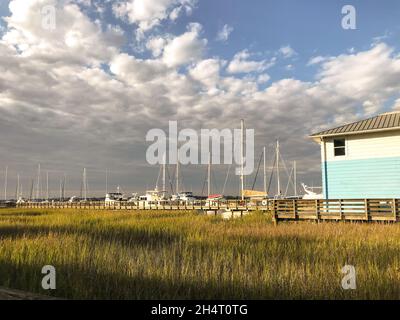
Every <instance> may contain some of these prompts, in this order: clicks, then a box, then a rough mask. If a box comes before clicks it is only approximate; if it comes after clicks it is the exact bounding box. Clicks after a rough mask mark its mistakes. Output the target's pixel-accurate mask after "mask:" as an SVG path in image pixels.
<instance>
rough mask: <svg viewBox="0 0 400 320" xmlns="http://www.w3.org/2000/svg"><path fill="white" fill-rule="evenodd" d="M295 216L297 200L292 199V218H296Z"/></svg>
mask: <svg viewBox="0 0 400 320" xmlns="http://www.w3.org/2000/svg"><path fill="white" fill-rule="evenodd" d="M296 217H297V200H295V199H293V218H294V220H296Z"/></svg>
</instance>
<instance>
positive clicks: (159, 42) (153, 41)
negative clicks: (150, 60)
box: [146, 37, 167, 57]
mask: <svg viewBox="0 0 400 320" xmlns="http://www.w3.org/2000/svg"><path fill="white" fill-rule="evenodd" d="M166 43H167V39H165V38H162V37H153V38H150V39H149V40H148V41H147V43H146V48H147V49H148V50H150V51H151V53H152V55H153V57H159V56H160V55H161V54H162V52H163V50H164V47H165V45H166Z"/></svg>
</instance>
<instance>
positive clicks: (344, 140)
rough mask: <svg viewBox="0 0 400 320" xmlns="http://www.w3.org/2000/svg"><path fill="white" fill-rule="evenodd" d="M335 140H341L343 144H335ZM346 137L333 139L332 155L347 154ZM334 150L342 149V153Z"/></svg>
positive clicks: (342, 155) (341, 155)
mask: <svg viewBox="0 0 400 320" xmlns="http://www.w3.org/2000/svg"><path fill="white" fill-rule="evenodd" d="M336 141H343V145H340V146H335V142H336ZM346 142H347V141H346V138H340V139H339V138H338V139H333V156H334V157H345V156H346V155H347V143H346ZM336 150H343V152H344V154H336Z"/></svg>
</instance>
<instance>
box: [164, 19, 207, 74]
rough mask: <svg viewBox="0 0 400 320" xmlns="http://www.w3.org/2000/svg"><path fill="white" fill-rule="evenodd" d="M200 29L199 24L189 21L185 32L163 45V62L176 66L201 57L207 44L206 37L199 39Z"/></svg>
mask: <svg viewBox="0 0 400 320" xmlns="http://www.w3.org/2000/svg"><path fill="white" fill-rule="evenodd" d="M201 30H202V27H201V25H200V24H198V23H191V24H190V25H189V26H188V31H187V32H185V33H184V34H182V35H180V36H177V37H175V38H173V39H172V40H170V41H169V42H168V44H167V45H166V46H165V47H164V53H163V57H162V60H163V61H164V63H165V64H166V65H167V66H169V67H178V66H180V65H184V64H187V63H189V62H193V61H197V60H199V59H201V57H202V56H203V53H204V50H205V48H206V45H207V40H206V39H200V33H201Z"/></svg>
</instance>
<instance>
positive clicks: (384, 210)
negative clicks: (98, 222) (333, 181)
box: [17, 199, 400, 222]
mask: <svg viewBox="0 0 400 320" xmlns="http://www.w3.org/2000/svg"><path fill="white" fill-rule="evenodd" d="M17 207H19V208H36V209H39V208H43V209H45V208H47V209H82V210H85V209H88V210H89V209H90V210H187V211H194V210H201V211H215V212H217V211H219V210H224V209H229V210H232V211H240V212H244V211H263V212H269V213H271V214H272V215H273V218H274V220H276V221H279V220H314V221H326V220H334V221H341V220H345V221H389V222H399V221H400V199H346V200H302V199H296V200H268V201H258V202H251V201H219V202H215V203H214V204H212V205H210V204H208V203H206V201H197V202H195V203H193V204H178V203H173V202H166V203H164V204H154V205H147V206H144V205H143V204H140V205H135V204H133V203H128V202H116V203H112V204H105V203H104V202H99V201H98V202H85V203H81V202H77V203H69V202H50V203H38V202H29V203H24V204H19V205H17Z"/></svg>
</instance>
